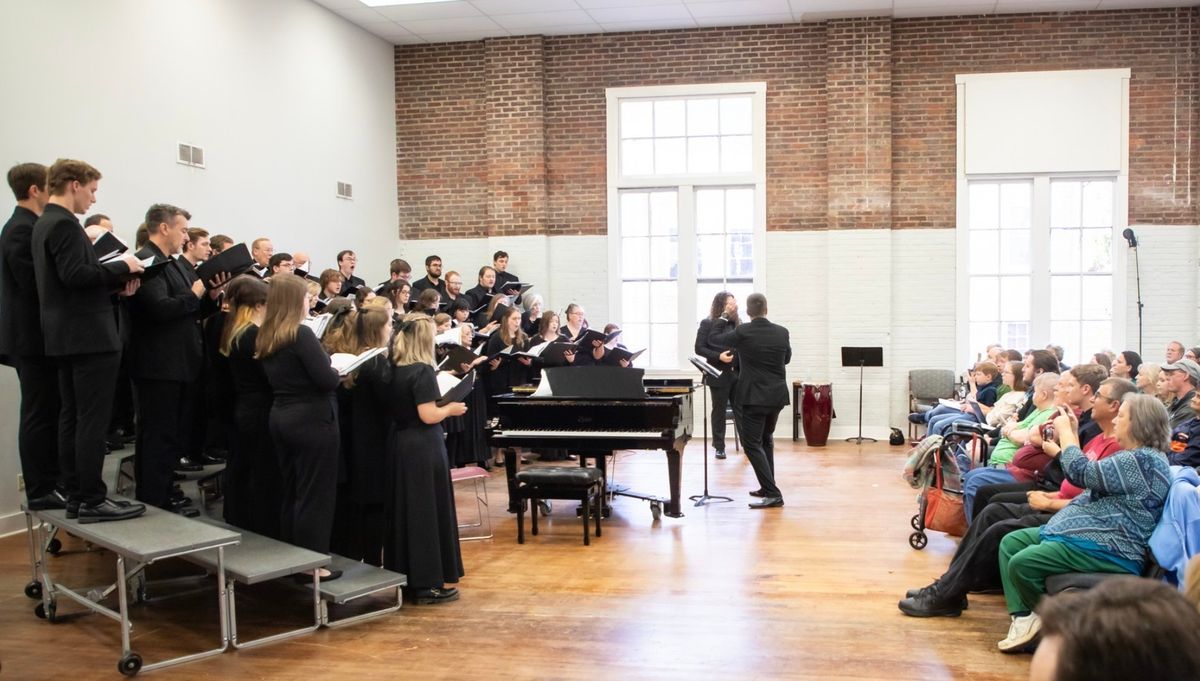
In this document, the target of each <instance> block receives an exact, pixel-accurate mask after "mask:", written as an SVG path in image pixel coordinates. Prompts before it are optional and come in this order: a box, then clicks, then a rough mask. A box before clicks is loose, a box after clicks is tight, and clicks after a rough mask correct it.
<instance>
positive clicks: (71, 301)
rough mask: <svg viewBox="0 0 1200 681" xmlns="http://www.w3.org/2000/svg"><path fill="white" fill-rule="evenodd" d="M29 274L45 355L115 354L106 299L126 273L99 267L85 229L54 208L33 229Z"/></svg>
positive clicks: (119, 264) (119, 266)
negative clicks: (35, 293) (35, 292)
mask: <svg viewBox="0 0 1200 681" xmlns="http://www.w3.org/2000/svg"><path fill="white" fill-rule="evenodd" d="M32 251H33V272H34V277H35V278H36V279H37V290H38V309H39V311H40V312H41V316H42V333H43V334H44V335H45V345H46V355H48V356H51V357H58V356H65V355H84V354H89V353H95V352H117V351H118V350H120V349H121V341H120V339H119V338H118V337H117V321H116V318H115V317H114V315H113V309H112V299H111V298H109V295H110V294H111V293H112V292H113V291H115V290H117V289H119V288H120V287H121V286H122V280H121V278H122V276H123V275H126V274H128V273H129V266H128V265H126V264H125V262H124V261H123V260H117V261H115V262H110V263H105V264H104V265H101V264H100V262H99V260H98V259H97V258H96V251H95V249H93V248H92V242H91V241H90V240H89V239H88V238H87V234H86V233H84V231H83V225H81V224H80V223H79V220H78V219H77V218H76V217H75V215H74V214H72V213H71V211H69V210H67V209H66V208H63V207H62V206H59V205H56V204H53V203H52V204H50V205H48V206H46V211H45V212H44V213H42V216H41V217H40V218H38V221H37V223H36V224H34V226H33V246H32Z"/></svg>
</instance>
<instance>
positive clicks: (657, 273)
mask: <svg viewBox="0 0 1200 681" xmlns="http://www.w3.org/2000/svg"><path fill="white" fill-rule="evenodd" d="M677 238H678V237H673V236H670V237H653V238H651V239H650V276H651V277H653V278H655V279H676V278H678V277H679V248H678V245H677V244H676V239H677Z"/></svg>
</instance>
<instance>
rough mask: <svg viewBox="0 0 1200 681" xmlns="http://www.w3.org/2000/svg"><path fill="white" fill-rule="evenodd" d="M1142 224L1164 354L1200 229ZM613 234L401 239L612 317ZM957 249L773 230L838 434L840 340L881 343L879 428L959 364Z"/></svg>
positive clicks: (773, 293) (785, 421) (851, 407)
mask: <svg viewBox="0 0 1200 681" xmlns="http://www.w3.org/2000/svg"><path fill="white" fill-rule="evenodd" d="M1135 230H1136V231H1137V233H1138V238H1139V239H1140V241H1141V245H1140V249H1141V255H1140V257H1141V258H1142V295H1143V298H1144V300H1145V301H1146V329H1145V355H1146V356H1147V357H1149V358H1153V359H1154V360H1156V361H1161V356H1162V351H1163V349H1165V347H1166V344H1167V343H1168V342H1169V341H1170V340H1173V339H1179V340H1182V341H1183V342H1184V343H1185V344H1188V345H1191V344H1194V343H1200V314H1198V311H1197V290H1198V287H1200V277H1198V276H1197V254H1198V253H1200V230H1197V228H1193V227H1177V226H1172V227H1154V226H1139V227H1135ZM605 239H606V237H603V236H588V237H580V236H563V237H550V238H546V237H500V238H493V239H457V240H425V241H406V242H404V243H403V244H402V246H401V250H402V253H403V254H404V257H406V258H408V259H409V261H410V262H412V263H413V264H414V265H416V266H417V268H418V269H419V268H420V265H419V264H418V263H420V262H422V261H423V260H424V257H425V255H427V254H430V253H437V254H438V255H441V256H442V258H443V259H444V260H445V263H446V267H448V268H454V269H459V270H460V271H464V270H467V271H470V272H471V273H472V274H471V275H470V276H468V277H464V280H465V281H471V280H472V279H473V277H474V272H475V271H476V270H477V269H478V267H479V265H481V264H484V263H487V262H490V259H491V254H492V252H493V251H495V250H497V249H504V250H506V251H508V253H509V255H510V268H511V269H512V270H513V271H514V272H516V273H517V274H519V275H520V276H521V278H522V279H523V280H528V281H531V282H533V283H534V284H535V285H536V288H535V289H534V290H535V291H536V292H538V293H540V294H542V295H543V296H544V297H546V299H547V302H548V304H549V305H550V306H551V307H553V308H555V309H558V310H560V311H561V310H562V309H563V308H564V307H566V305H567V303H570V302H578V303H580V304H582V305H583V306H584V307H585V308H586V309H587V312H588V317H589V318H590V319H591V321H592V322H593V323H599V322H605V321H609V320H608V318H607V316H606V314H607V310H608V305H607V302H608V301H607V300H606V299H605V298H606V296H607V290H608V289H607V286H606V285H605V282H606V279H605V277H607V267H606V265H605V258H604V257H603V255H604V254H605V253H607V247H606V245H605ZM955 252H956V251H955V230H953V229H906V230H896V231H887V230H851V231H834V232H769V233H768V234H767V246H766V268H767V282H768V284H767V291H766V292H765V293H766V294H767V297H768V299H769V302H770V310H771V312H770V317H771V319H772V321H774V322H776V323H779V324H783V325H784V326H786V327H788V329H789V330H790V331H791V337H792V363H791V364H790V365H789V366H788V380H789V381H793V380H799V381H805V382H814V383H828V382H832V383H833V385H834V391H833V392H834V407H835V409H836V411H837V415H838V418H837V419H836V420H835V421H834V422H833V429H832V430H831V437H832V438H845V437H851V436H853V435H854V434H855V433H856V431H857V423H858V372H857V371H856V370H853V369H844V368H842V367H841V355H840V348H841V346H843V345H881V346H883V348H884V367H883V368H882V369H867V370H866V373H865V380H864V389H863V402H864V406H863V433H864V435H867V436H871V437H876V438H880V439H882V438H885V437H886V436H887V434H888V432H889V430H888V429H889V428H890V427H893V426H894V427H898V428H900V429H901V430H905V431H906V426H905V415H906V414H907V409H908V372H909V370H911V369H936V368H945V369H956V368H957V369H961V368H962V367H957V366H956V364H955V362H954V347H955V319H954V306H955V295H954V287H955V281H956V268H955V260H954V258H955ZM1129 267H1130V270H1129V271H1130V272H1131V275H1130V278H1129V286H1130V293H1129V301H1130V302H1129V306H1130V307H1129V313H1128V317H1127V319H1128V321H1129V329H1130V330H1129V333H1128V336H1127V337H1128V338H1129V339H1131V340H1130V343H1129V345H1130V347H1132V348H1136V338H1137V314H1136V305H1135V303H1134V300H1135V297H1134V290H1133V287H1134V281H1133V276H1132V271H1133V265H1132V260H1131V261H1130V266H1129ZM1019 349H1020V350H1025V349H1026V348H1019ZM1099 349H1100V348H1097V350H1099ZM699 412H700V409H699V408H697V410H696V413H697V414H699ZM698 425H699V424H697V432H699V427H698ZM777 434H778V435H779V436H780V437H790V436H791V418H790V416H789V415H788V414H786V413H785V415H784V417H783V418H781V419H780V422H779V427H778V429H777Z"/></svg>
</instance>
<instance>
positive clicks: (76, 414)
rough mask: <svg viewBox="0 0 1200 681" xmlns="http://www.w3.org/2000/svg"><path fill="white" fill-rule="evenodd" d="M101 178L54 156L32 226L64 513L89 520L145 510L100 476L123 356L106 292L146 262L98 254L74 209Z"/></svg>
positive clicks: (132, 288)
mask: <svg viewBox="0 0 1200 681" xmlns="http://www.w3.org/2000/svg"><path fill="white" fill-rule="evenodd" d="M99 182H100V171H98V170H96V169H95V168H93V167H92V166H90V165H88V164H87V163H84V162H82V161H73V160H67V159H59V160H58V161H56V162H55V163H54V165H52V166H51V167H50V171H49V177H48V180H47V184H48V187H49V190H50V201H49V204H48V205H47V206H46V210H45V211H44V212H43V213H42V215H41V217H39V218H38V221H37V223H36V224H35V225H34V226H33V243H32V247H31V250H32V253H33V272H34V277H35V279H36V280H37V292H38V304H39V311H40V314H41V318H42V333H43V336H44V338H45V346H46V355H47V356H48V357H52V358H53V359H54V360H55V361H56V362H57V363H58V387H59V395H60V398H61V401H62V406H61V409H60V412H59V422H58V453H59V468H60V470H61V475H62V481H63V486H64V488H65V491H66V493H67V517H68V518H78V519H79V521H80V522H84V523H89V522H101V521H106V520H125V519H127V518H133V517H136V516H139V515H141V514H142V513H144V512H145V510H146V507H145V506H143V505H141V504H129V505H123V504H119V503H117V502H114V501H112V500H110V499H107V498H106V497H105V495H106V494H107V492H108V490H107V488H106V487H105V485H104V481H103V479H102V478H101V471H102V469H103V468H104V453H105V448H104V435H105V432H106V431H107V430H108V423H109V417H110V416H111V412H112V396H113V390H114V388H115V385H116V380H117V369H118V367H119V366H120V363H121V341H120V338H119V337H118V336H117V321H116V317H115V316H114V315H113V308H112V301H111V299H110V298H109V295H110V294H111V293H112V292H113V291H115V290H120V291H122V293H123V294H125V295H126V296H128V295H133V293H134V292H136V291H137V290H138V286H139V280H138V279H136V278H129V275H131V274H137V273H139V272H141V271H142V265H141V263H140V262H139V261H138V259H137V258H136V257H134V256H132V255H124V256H121V257H119V258H116V259H114V260H112V261H109V262H107V263H105V264H103V265H101V264H100V262H99V261H98V260H97V258H96V252H95V249H93V248H92V243H91V241H90V240H89V239H88V237H87V235H86V233H85V232H84V230H83V225H81V224H80V223H79V219H78V218H76V217H75V216H76V215H77V214H78V215H82V214H83V213H86V212H87V210H88V208H90V207H91V206H92V204H93V203H95V202H96V190H97V189H98V187H99ZM126 279H127V281H125V280H126Z"/></svg>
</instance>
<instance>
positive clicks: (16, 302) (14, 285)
mask: <svg viewBox="0 0 1200 681" xmlns="http://www.w3.org/2000/svg"><path fill="white" fill-rule="evenodd" d="M37 219H38V216H37V214H36V213H34V212H33V211H31V210H29V209H28V208H22V207H20V206H17V208H16V210H14V211H13V214H12V217H11V218H9V220H8V222H7V223H5V225H4V230H3V231H0V355H4V356H6V357H9V356H13V355H26V356H39V355H43V354H45V352H46V347H45V339H44V338H43V337H42V316H41V313H40V312H39V310H38V293H37V279H36V278H35V277H34V274H33V251H32V244H33V225H34V223H36V222H37Z"/></svg>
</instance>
